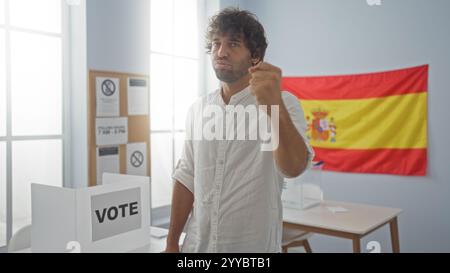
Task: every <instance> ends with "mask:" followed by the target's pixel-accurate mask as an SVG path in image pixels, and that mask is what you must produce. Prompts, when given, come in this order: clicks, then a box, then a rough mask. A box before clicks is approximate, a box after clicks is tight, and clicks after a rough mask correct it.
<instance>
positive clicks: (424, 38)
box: [221, 0, 450, 252]
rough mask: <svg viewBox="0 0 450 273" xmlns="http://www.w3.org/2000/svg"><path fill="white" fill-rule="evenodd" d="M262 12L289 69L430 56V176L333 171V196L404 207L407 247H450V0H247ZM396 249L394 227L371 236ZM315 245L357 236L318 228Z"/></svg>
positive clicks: (365, 67) (330, 246) (337, 70)
mask: <svg viewBox="0 0 450 273" xmlns="http://www.w3.org/2000/svg"><path fill="white" fill-rule="evenodd" d="M230 3H231V4H238V5H240V7H241V8H247V9H249V10H251V11H253V12H254V13H256V15H257V16H258V17H259V19H260V20H261V22H262V24H263V25H264V26H265V29H266V32H267V35H268V39H269V48H268V52H267V59H266V60H267V61H269V62H272V63H273V64H275V65H278V66H280V67H282V69H283V72H284V75H290V76H306V75H335V74H347V73H363V72H371V71H380V70H390V69H395V68H401V67H408V66H415V65H419V64H425V63H428V64H430V72H429V101H428V106H429V110H428V122H429V128H428V141H429V152H428V155H429V159H428V165H429V168H428V175H427V176H426V177H404V176H391V175H364V174H345V173H337V172H326V173H325V174H324V176H323V181H322V187H323V188H324V193H325V198H326V199H334V200H343V201H353V202H363V203H370V204H378V205H385V206H392V207H398V208H402V209H403V210H404V211H403V213H402V214H401V215H400V216H399V231H400V245H401V250H402V251H406V252H429V251H430V252H431V251H438V252H439V251H445V252H448V251H450V213H449V212H448V211H449V209H450V179H449V177H450V168H449V162H450V144H449V139H450V122H448V120H447V119H448V118H449V117H450V110H449V107H448V102H449V101H450V92H449V91H448V88H449V86H450V77H449V76H448V75H449V72H450V51H449V50H448V49H449V48H450V28H449V26H450V17H449V16H448V11H449V10H450V1H447V0H434V1H426V0H395V1H393V0H391V1H388V0H384V1H383V0H382V5H381V6H373V7H370V6H368V5H367V4H366V1H365V0H346V1H332V0H301V1H300V0H278V1H270V0H258V1H253V0H241V1H229V0H226V1H221V7H224V6H228V4H230ZM370 240H378V241H379V242H380V243H381V247H382V250H383V251H388V252H389V251H391V247H390V241H389V228H388V227H384V228H382V229H381V230H380V231H377V232H375V233H373V234H371V235H369V236H367V237H366V238H365V239H364V240H363V245H362V246H363V249H364V248H365V244H366V243H367V242H368V241H370ZM311 245H312V248H313V251H317V252H322V251H325V252H334V251H336V252H341V251H351V242H350V241H349V240H344V239H336V238H333V237H327V236H321V235H316V236H314V237H313V238H312V240H311Z"/></svg>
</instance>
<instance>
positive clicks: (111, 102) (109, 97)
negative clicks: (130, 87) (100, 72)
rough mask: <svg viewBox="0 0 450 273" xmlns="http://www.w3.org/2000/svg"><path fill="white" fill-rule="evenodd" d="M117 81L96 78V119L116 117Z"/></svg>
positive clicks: (117, 114)
mask: <svg viewBox="0 0 450 273" xmlns="http://www.w3.org/2000/svg"><path fill="white" fill-rule="evenodd" d="M119 93H120V90H119V79H118V78H102V77H97V78H96V96H97V97H96V98H97V117H118V116H120V112H119V109H120V108H119Z"/></svg>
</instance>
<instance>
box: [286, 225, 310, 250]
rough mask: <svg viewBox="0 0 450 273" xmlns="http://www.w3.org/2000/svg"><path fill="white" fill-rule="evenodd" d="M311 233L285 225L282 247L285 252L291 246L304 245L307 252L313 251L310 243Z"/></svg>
mask: <svg viewBox="0 0 450 273" xmlns="http://www.w3.org/2000/svg"><path fill="white" fill-rule="evenodd" d="M311 235H312V234H311V233H309V232H306V231H303V230H299V229H295V228H287V227H283V239H282V241H281V249H282V252H283V253H287V252H288V249H289V248H291V247H299V246H301V247H303V248H304V249H305V251H306V253H312V250H311V246H310V245H309V242H308V238H309V237H311Z"/></svg>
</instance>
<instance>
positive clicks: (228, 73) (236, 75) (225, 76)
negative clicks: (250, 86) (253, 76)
mask: <svg viewBox="0 0 450 273" xmlns="http://www.w3.org/2000/svg"><path fill="white" fill-rule="evenodd" d="M250 67H251V64H250V63H248V64H246V63H244V62H243V63H240V64H239V67H238V68H237V69H232V70H226V69H215V68H214V71H215V72H216V77H217V78H218V79H219V80H220V81H222V82H226V83H234V82H237V81H238V80H240V79H241V78H242V77H244V76H245V75H247V74H248V69H249V68H250Z"/></svg>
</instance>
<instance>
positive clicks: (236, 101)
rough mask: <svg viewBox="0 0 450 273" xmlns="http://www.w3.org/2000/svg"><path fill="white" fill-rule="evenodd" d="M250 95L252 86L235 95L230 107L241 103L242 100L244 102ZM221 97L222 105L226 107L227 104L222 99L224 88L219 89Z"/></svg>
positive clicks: (231, 99) (232, 97)
mask: <svg viewBox="0 0 450 273" xmlns="http://www.w3.org/2000/svg"><path fill="white" fill-rule="evenodd" d="M250 94H251V92H250V86H247V87H246V88H244V89H242V90H241V91H239V92H237V93H236V94H234V95H233V96H231V98H230V102H229V103H228V104H229V105H236V104H239V102H241V101H242V100H244V99H245V98H247V97H248V96H250ZM219 96H220V99H221V102H222V104H224V105H225V102H224V101H223V98H222V88H220V89H219Z"/></svg>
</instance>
